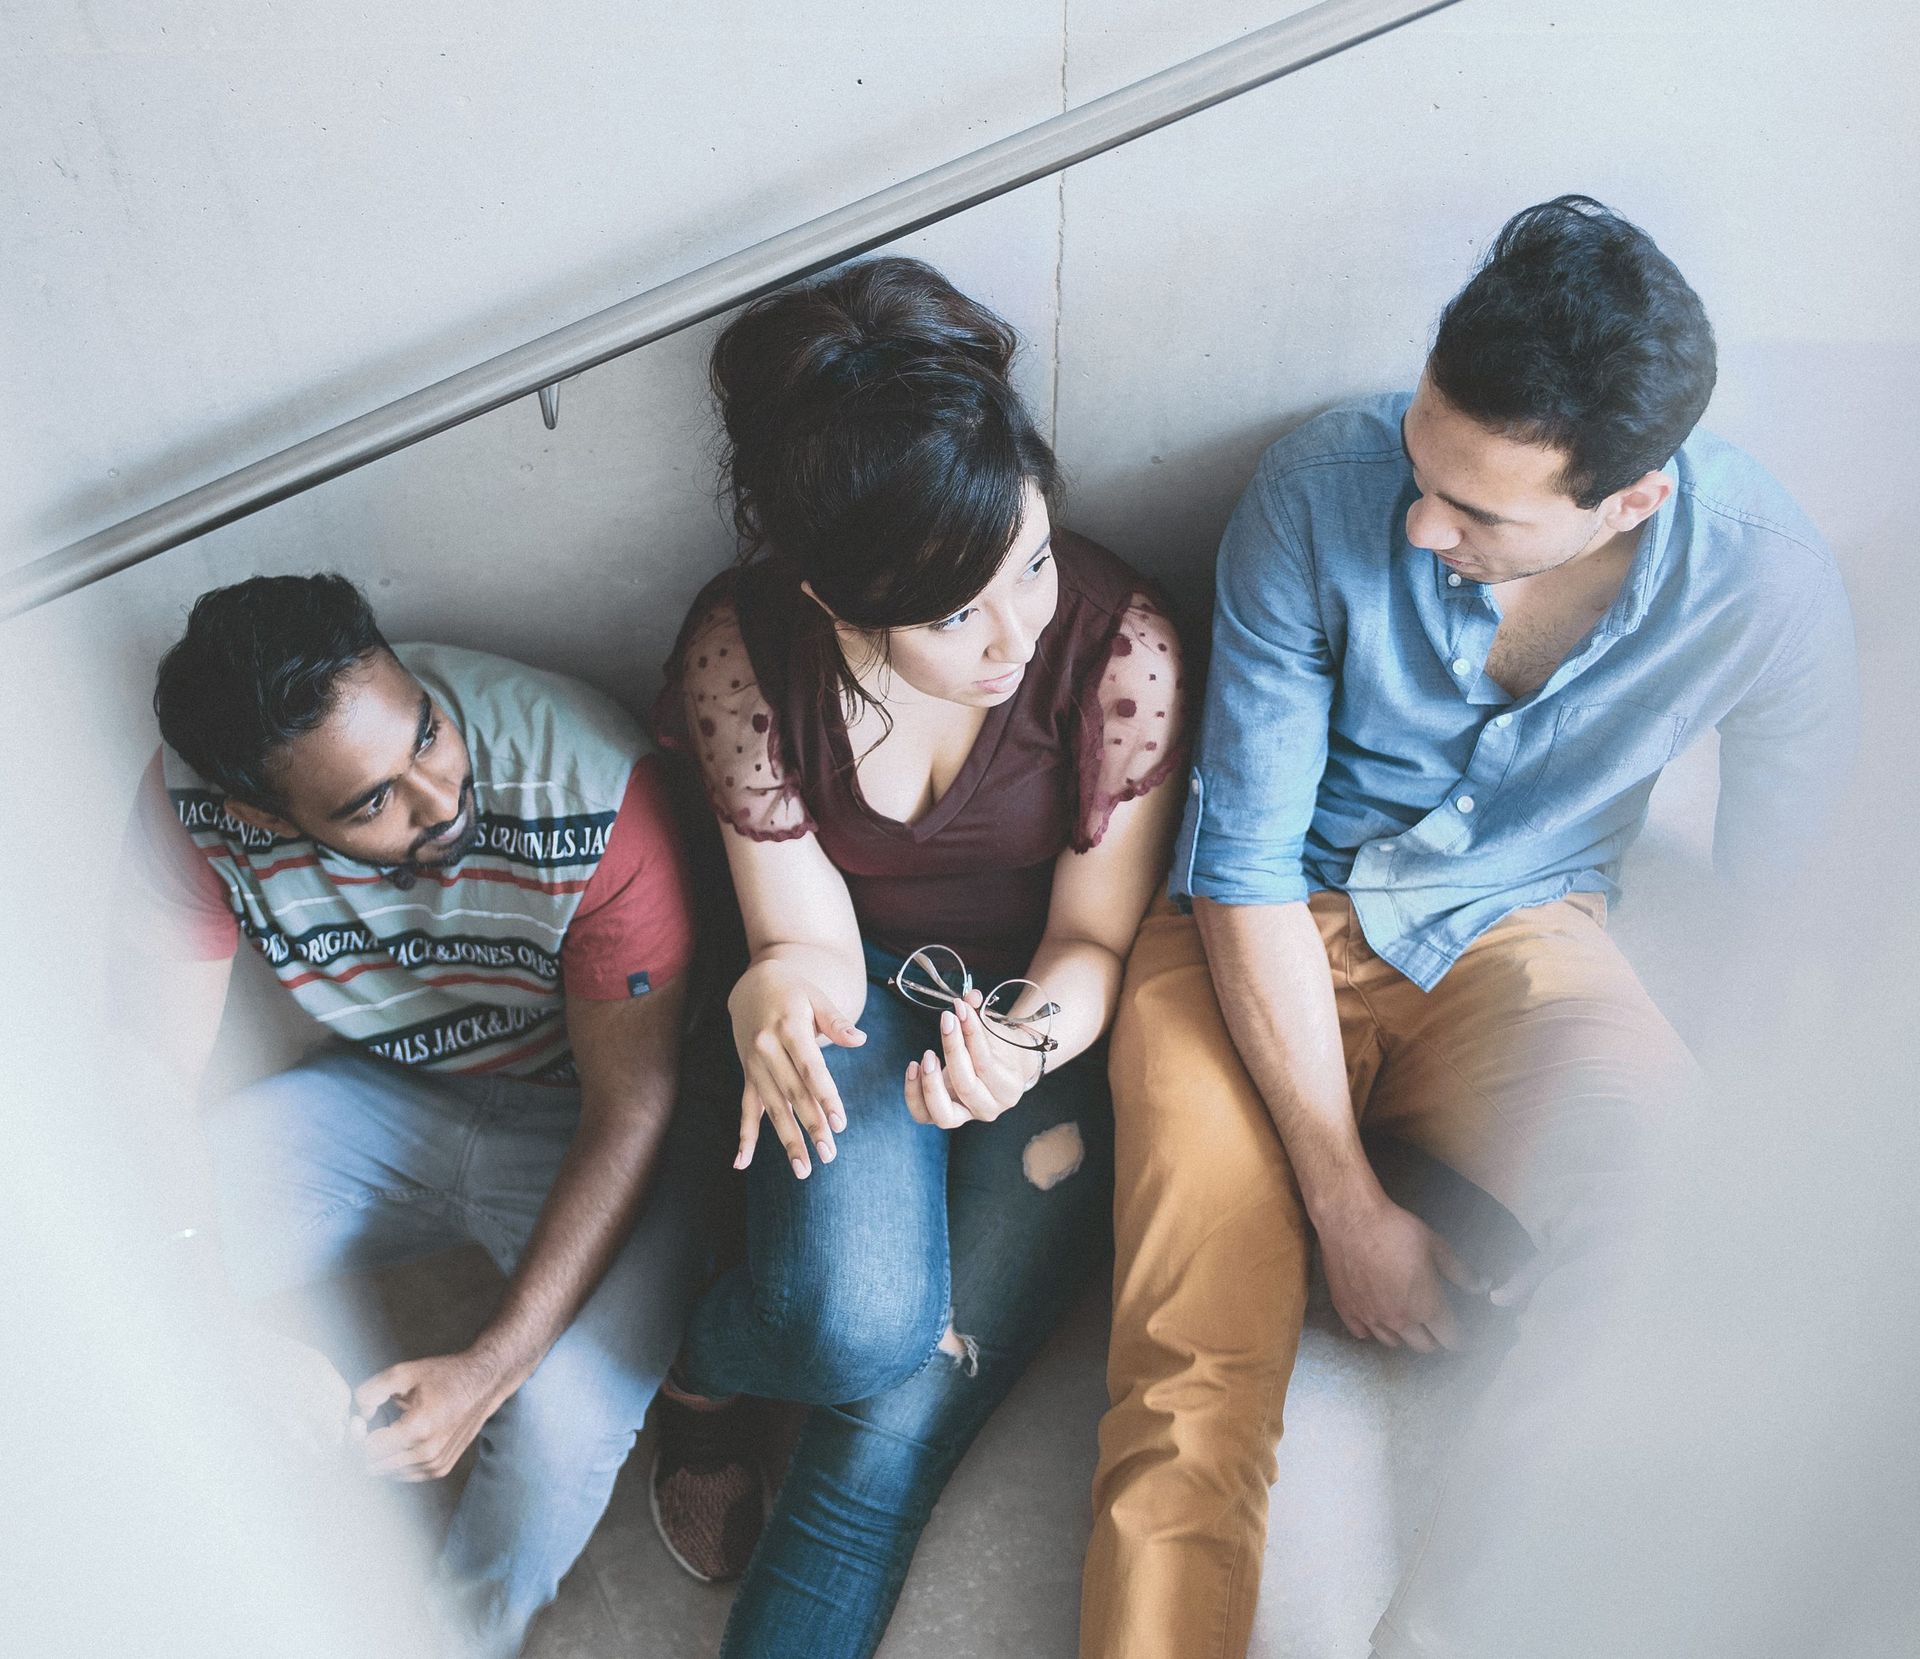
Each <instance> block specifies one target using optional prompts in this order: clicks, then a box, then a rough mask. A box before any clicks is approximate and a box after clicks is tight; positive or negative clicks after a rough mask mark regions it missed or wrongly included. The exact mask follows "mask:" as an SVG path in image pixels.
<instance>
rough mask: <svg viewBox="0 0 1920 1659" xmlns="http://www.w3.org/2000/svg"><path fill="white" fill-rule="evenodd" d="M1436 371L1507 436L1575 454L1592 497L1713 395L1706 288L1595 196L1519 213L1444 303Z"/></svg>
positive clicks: (1648, 467)
mask: <svg viewBox="0 0 1920 1659" xmlns="http://www.w3.org/2000/svg"><path fill="white" fill-rule="evenodd" d="M1427 375H1428V378H1429V379H1430V380H1431V381H1432V383H1433V388H1434V390H1435V391H1437V392H1439V393H1440V395H1441V396H1442V397H1444V398H1445V399H1446V400H1447V402H1449V403H1451V404H1452V405H1453V406H1454V407H1455V408H1456V409H1458V410H1459V411H1460V412H1461V413H1462V414H1464V415H1468V416H1470V417H1471V418H1472V419H1474V420H1476V421H1478V422H1479V423H1480V424H1481V425H1482V426H1485V427H1487V428H1489V429H1490V430H1492V431H1495V432H1498V433H1500V434H1501V435H1502V436H1503V437H1508V438H1513V439H1517V440H1518V441H1519V442H1522V443H1530V444H1542V445H1546V446H1549V447H1551V448H1554V449H1558V450H1561V451H1562V452H1564V453H1565V455H1566V457H1567V464H1566V467H1565V470H1564V471H1563V472H1562V473H1561V476H1560V483H1561V488H1563V489H1564V490H1565V491H1566V492H1567V494H1569V495H1571V496H1572V497H1573V499H1574V500H1575V502H1576V503H1578V504H1579V505H1580V506H1581V507H1585V508H1593V507H1597V506H1599V505H1600V503H1601V502H1602V501H1604V500H1606V498H1607V497H1608V496H1610V495H1612V494H1613V493H1614V491H1616V490H1620V489H1624V488H1626V486H1627V485H1629V484H1631V483H1633V482H1634V481H1635V480H1636V479H1638V478H1642V477H1644V476H1645V475H1646V474H1647V473H1649V472H1652V471H1654V470H1655V469H1656V468H1658V467H1660V466H1663V465H1664V464H1665V463H1666V461H1667V460H1668V458H1669V457H1670V456H1671V455H1672V454H1673V452H1674V451H1675V450H1677V449H1678V448H1679V447H1680V445H1681V443H1682V442H1683V441H1684V440H1685V438H1686V436H1687V434H1688V433H1689V432H1691V431H1692V430H1693V428H1694V423H1695V422H1697V421H1698V420H1699V419H1700V415H1701V412H1702V411H1703V410H1705V408H1706V406H1707V399H1708V398H1710V397H1711V396H1712V395H1713V381H1714V348H1713V329H1712V328H1711V326H1709V324H1708V322H1707V313H1706V310H1705V308H1704V307H1703V306H1702V305H1701V304H1700V296H1699V295H1698V294H1696V293H1695V292H1694V291H1693V290H1692V289H1691V288H1689V287H1688V286H1687V282H1686V278H1684V277H1683V276H1681V274H1680V272H1679V271H1678V270H1677V269H1676V268H1675V266H1674V263H1673V261H1672V260H1670V259H1669V258H1667V256H1666V255H1665V254H1663V253H1662V252H1661V251H1660V250H1659V248H1657V247H1656V246H1655V245H1654V241H1653V238H1652V237H1650V236H1649V235H1647V233H1646V232H1645V231H1643V230H1642V229H1640V227H1639V226H1638V225H1634V224H1629V223H1628V222H1627V221H1626V220H1625V219H1623V218H1621V217H1620V215H1619V214H1617V213H1615V212H1614V211H1613V210H1612V209H1611V208H1608V207H1604V206H1602V205H1601V204H1600V203H1599V202H1596V201H1595V200H1594V199H1593V198H1592V197H1591V196H1556V197H1555V198H1554V199H1553V200H1552V201H1550V202H1542V203H1541V204H1540V205H1539V206H1538V207H1529V208H1526V209H1524V210H1522V211H1521V212H1519V213H1516V214H1515V215H1514V216H1513V217H1512V218H1511V219H1509V220H1508V221H1507V223H1506V225H1505V226H1504V227H1503V228H1502V229H1501V232H1500V235H1499V237H1498V238H1497V239H1496V240H1495V242H1494V244H1493V247H1492V249H1491V251H1490V252H1489V253H1488V254H1487V257H1486V259H1485V260H1484V261H1483V262H1482V264H1481V266H1480V269H1479V270H1478V271H1477V272H1476V273H1475V274H1474V277H1473V280H1472V281H1471V282H1469V283H1468V284H1467V285H1466V287H1465V288H1463V289H1461V290H1460V292H1459V294H1458V295H1457V296H1456V297H1455V298H1454V300H1453V303H1452V304H1451V305H1449V306H1448V307H1447V308H1446V310H1445V311H1444V312H1442V313H1441V315H1440V326H1439V328H1438V329H1437V330H1436V331H1435V334H1434V341H1433V352H1432V355H1431V356H1430V357H1429V358H1428V359H1427Z"/></svg>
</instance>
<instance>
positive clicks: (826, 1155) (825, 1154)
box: [813, 1141, 833, 1164]
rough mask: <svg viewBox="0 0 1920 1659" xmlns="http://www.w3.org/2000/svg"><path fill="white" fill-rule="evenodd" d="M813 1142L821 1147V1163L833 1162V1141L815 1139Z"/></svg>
mask: <svg viewBox="0 0 1920 1659" xmlns="http://www.w3.org/2000/svg"><path fill="white" fill-rule="evenodd" d="M813 1144H814V1145H815V1146H817V1147H819V1149H820V1161H821V1163H823V1164H830V1163H832V1162H833V1146H832V1143H831V1142H828V1141H815V1142H814V1143H813Z"/></svg>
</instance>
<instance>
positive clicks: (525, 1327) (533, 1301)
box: [473, 1091, 670, 1399]
mask: <svg viewBox="0 0 1920 1659" xmlns="http://www.w3.org/2000/svg"><path fill="white" fill-rule="evenodd" d="M669 1093H670V1091H669ZM668 1116H669V1110H668V1108H667V1107H665V1106H664V1105H663V1106H661V1107H660V1108H659V1109H657V1110H654V1111H649V1112H647V1113H645V1114H641V1113H634V1114H631V1115H628V1116H623V1117H619V1118H615V1119H612V1120H611V1121H606V1122H596V1121H594V1120H593V1118H592V1117H591V1115H589V1116H586V1117H583V1119H582V1121H581V1124H580V1127H579V1129H577V1130H576V1131H575V1133H574V1137H573V1143H572V1145H570V1146H569V1147H568V1148H567V1154H566V1157H565V1158H564V1159H562V1161H561V1164H560V1172H559V1174H558V1175H557V1176H556V1177H555V1178H554V1183H553V1187H552V1189H551V1190H550V1191H549V1192H548V1194H547V1199H546V1202H545V1203H544V1204H543V1205H542V1206H541V1209H540V1215H539V1219H538V1220H537V1221H536V1222H535V1223H534V1228H533V1236H532V1238H531V1239H530V1240H529V1241H528V1243H527V1248H526V1253H525V1254H524V1255H523V1256H522V1257H521V1259H520V1263H519V1265H518V1267H516V1268H515V1270H514V1272H513V1274H512V1276H511V1277H510V1278H509V1279H508V1281H507V1288H506V1291H505V1292H504V1294H503V1295H502V1296H501V1298H500V1306H499V1307H498V1309H497V1310H496V1311H495V1313H494V1315H493V1317H492V1318H491V1319H489V1320H488V1321H487V1323H486V1325H485V1327H484V1328H483V1329H482V1330H481V1332H480V1334H479V1336H477V1337H476V1338H475V1339H474V1342H473V1349H474V1351H475V1352H477V1353H479V1354H482V1355H484V1356H485V1357H486V1358H487V1359H488V1360H489V1362H490V1363H491V1364H492V1365H493V1366H494V1367H495V1368H496V1369H497V1371H498V1373H499V1376H500V1393H501V1398H503V1399H504V1398H505V1397H506V1395H508V1394H511V1393H512V1392H513V1390H514V1389H516V1388H518V1387H519V1386H520V1384H521V1383H523V1382H525V1381H526V1379H527V1378H528V1377H529V1376H531V1375H532V1374H533V1372H534V1369H535V1368H536V1367H537V1366H538V1365H539V1363H540V1361H541V1360H542V1359H544V1358H545V1357H546V1353H547V1350H548V1349H549V1348H551V1347H552V1346H553V1344H554V1343H555V1341H557V1340H558V1338H559V1336H560V1334H561V1332H563V1331H564V1330H565V1329H566V1328H567V1326H568V1325H570V1324H571V1323H572V1322H573V1319H574V1316H575V1315H576V1314H577V1313H579V1311H580V1309H581V1307H582V1306H583V1305H584V1304H585V1302H586V1300H587V1298H588V1297H589V1296H591V1295H592V1294H593V1290H594V1287H595V1286H596V1285H598V1284H599V1282H600V1279H601V1277H602V1275H604V1274H605V1273H606V1271H607V1268H608V1267H609V1266H610V1265H612V1262H613V1258H614V1257H615V1256H616V1255H617V1254H618V1253H619V1251H620V1247H621V1246H622V1245H623V1244H625V1242H626V1240H627V1236H628V1234H629V1233H631V1232H632V1230H633V1225H634V1222H635V1220H636V1218H637V1217H638V1216H639V1213H640V1207H641V1204H642V1203H643V1202H644V1200H645V1198H646V1195H647V1193H648V1191H649V1189H650V1188H651V1186H652V1182H653V1177H654V1175H655V1173H656V1171H657V1169H658V1166H659V1163H660V1156H661V1149H662V1146H663V1144H664V1142H665V1139H666V1127H667V1118H668Z"/></svg>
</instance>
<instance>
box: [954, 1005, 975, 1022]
mask: <svg viewBox="0 0 1920 1659" xmlns="http://www.w3.org/2000/svg"><path fill="white" fill-rule="evenodd" d="M953 1012H954V1014H955V1016H956V1017H957V1018H959V1019H963V1020H964V1019H965V1018H966V1017H967V1016H968V1015H969V1014H971V1013H972V1012H973V1009H972V1007H971V1005H970V1004H968V1003H964V1002H963V1003H961V1004H960V1005H959V1006H958V1007H957V1008H955V1009H954V1011H953Z"/></svg>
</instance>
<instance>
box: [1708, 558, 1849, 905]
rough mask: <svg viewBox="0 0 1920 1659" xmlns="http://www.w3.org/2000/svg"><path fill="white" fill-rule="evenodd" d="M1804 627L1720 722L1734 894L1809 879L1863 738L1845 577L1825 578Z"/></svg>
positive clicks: (1721, 856)
mask: <svg viewBox="0 0 1920 1659" xmlns="http://www.w3.org/2000/svg"><path fill="white" fill-rule="evenodd" d="M1798 609H1799V612H1800V620H1799V626H1798V627H1797V628H1795V629H1794V630H1793V631H1791V632H1790V633H1789V634H1788V635H1787V636H1786V637H1785V638H1784V639H1783V641H1782V642H1781V645H1780V648H1779V650H1778V651H1777V652H1776V653H1775V654H1774V657H1773V659H1772V661H1771V662H1770V663H1769V664H1768V665H1767V669H1766V672H1765V673H1764V674H1762V675H1761V677H1760V679H1759V680H1758V681H1757V682H1756V683H1755V684H1754V686H1753V687H1752V689H1751V690H1749V691H1748V692H1747V694H1746V696H1744V697H1742V698H1741V699H1740V701H1739V702H1738V703H1736V704H1735V705H1734V707H1733V708H1732V709H1731V710H1730V711H1729V712H1728V713H1727V714H1726V715H1725V716H1724V717H1723V718H1722V719H1721V721H1720V800H1719V805H1718V808H1717V810H1716V811H1715V813H1714V824H1713V864H1714V871H1715V873H1716V874H1717V875H1718V876H1720V878H1721V879H1722V880H1725V881H1728V882H1730V883H1732V884H1733V885H1735V886H1738V887H1768V888H1777V887H1778V886H1779V885H1780V884H1783V883H1790V882H1791V881H1792V880H1793V878H1794V877H1795V876H1796V875H1799V874H1802V873H1804V871H1805V870H1806V868H1807V865H1808V862H1809V860H1810V858H1811V857H1812V855H1813V854H1814V853H1815V852H1817V850H1818V848H1819V843H1820V840H1821V838H1822V836H1823V835H1824V834H1825V833H1826V831H1827V829H1828V827H1829V826H1830V824H1831V822H1832V814H1833V811H1834V808H1835V807H1836V806H1837V804H1838V802H1839V797H1840V793H1841V791H1842V790H1843V789H1844V788H1845V786H1846V782H1847V778H1848V775H1849V773H1850V772H1851V770H1852V768H1853V762H1854V758H1855V754H1856V752H1857V750H1858V747H1859V736H1860V684H1859V666H1858V662H1857V659H1856V656H1855V649H1854V637H1853V614H1852V611H1851V610H1850V608H1849V607H1848V604H1847V595H1846V590H1845V588H1844V587H1843V586H1842V585H1841V581H1840V576H1839V572H1838V571H1837V570H1834V569H1833V568H1832V567H1831V566H1829V567H1827V569H1826V570H1825V571H1823V573H1822V575H1821V578H1820V580H1819V581H1818V583H1817V584H1816V585H1815V586H1814V587H1813V589H1812V591H1811V592H1809V593H1807V594H1806V595H1804V596H1802V598H1801V601H1800V604H1799V606H1798Z"/></svg>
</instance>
